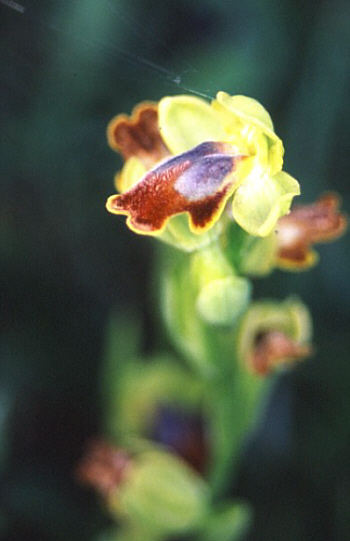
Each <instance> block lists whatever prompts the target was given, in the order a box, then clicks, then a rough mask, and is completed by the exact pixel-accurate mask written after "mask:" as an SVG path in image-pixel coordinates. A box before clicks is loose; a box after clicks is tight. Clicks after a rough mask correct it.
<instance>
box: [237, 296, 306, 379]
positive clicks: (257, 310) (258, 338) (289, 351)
mask: <svg viewBox="0 0 350 541" xmlns="http://www.w3.org/2000/svg"><path fill="white" fill-rule="evenodd" d="M311 333H312V324H311V319H310V315H309V312H308V310H307V308H306V307H305V306H304V305H303V304H302V303H301V302H300V301H298V300H297V299H295V298H291V299H287V300H286V301H285V302H283V303H278V302H276V301H262V302H257V303H254V304H253V305H251V307H250V308H249V310H248V311H247V313H246V314H245V315H244V317H243V319H242V321H241V324H240V329H239V332H238V340H237V349H238V356H239V358H240V360H241V362H243V363H244V364H245V365H246V366H247V367H248V368H250V369H251V370H253V371H254V372H256V373H260V374H267V373H269V372H270V371H271V370H272V369H274V368H276V367H281V366H286V365H288V364H291V363H294V362H296V361H298V360H301V359H303V358H305V357H307V356H308V355H310V353H311V347H310V345H309V340H310V338H311Z"/></svg>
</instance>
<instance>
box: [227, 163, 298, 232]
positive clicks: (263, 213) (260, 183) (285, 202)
mask: <svg viewBox="0 0 350 541" xmlns="http://www.w3.org/2000/svg"><path fill="white" fill-rule="evenodd" d="M299 193H300V188H299V183H298V182H297V181H296V180H295V179H294V178H292V177H291V176H290V175H288V174H287V173H284V172H283V171H281V172H280V173H278V174H277V175H275V176H274V177H270V176H268V175H267V174H265V173H262V174H260V175H259V173H258V172H255V174H254V171H253V172H252V174H251V175H250V176H249V177H248V178H247V179H246V180H245V181H244V182H243V183H242V184H241V185H240V186H239V187H238V188H237V190H236V191H235V194H234V198H233V203H232V213H233V217H234V219H235V220H236V222H237V223H238V224H239V225H240V226H241V227H242V228H243V229H244V230H245V231H247V232H248V233H249V234H250V235H254V236H258V237H266V236H267V235H269V234H270V233H271V231H273V229H274V227H275V226H276V223H277V220H278V218H279V217H280V216H283V215H284V214H287V212H288V210H289V207H290V205H291V202H292V199H293V197H294V196H295V195H299Z"/></svg>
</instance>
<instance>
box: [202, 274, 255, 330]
mask: <svg viewBox="0 0 350 541" xmlns="http://www.w3.org/2000/svg"><path fill="white" fill-rule="evenodd" d="M250 293H251V286H250V283H249V282H248V280H246V279H245V278H240V277H239V276H227V277H225V278H219V279H216V280H212V281H210V282H209V283H208V284H206V285H205V286H204V287H203V288H202V289H201V290H200V293H199V295H198V297H197V301H196V308H197V311H198V313H199V314H200V316H201V317H202V318H203V319H204V320H205V321H206V322H207V323H210V324H212V325H232V324H233V323H234V322H235V320H236V319H237V317H238V316H240V315H241V314H242V312H244V310H245V309H246V307H247V305H248V303H249V299H250Z"/></svg>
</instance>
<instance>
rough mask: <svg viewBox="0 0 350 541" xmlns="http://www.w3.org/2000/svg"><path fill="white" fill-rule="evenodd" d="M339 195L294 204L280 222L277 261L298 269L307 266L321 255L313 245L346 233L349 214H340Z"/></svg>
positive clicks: (291, 268)
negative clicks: (302, 203) (309, 203)
mask: <svg viewBox="0 0 350 541" xmlns="http://www.w3.org/2000/svg"><path fill="white" fill-rule="evenodd" d="M338 207H339V197H338V195H336V194H334V193H328V194H325V195H322V196H321V197H320V198H319V199H318V200H317V201H316V202H315V203H313V204H311V205H300V206H298V207H295V208H294V209H293V210H292V211H291V212H290V213H289V214H288V215H287V216H283V217H282V218H280V219H279V220H278V223H277V227H276V230H277V265H278V266H279V267H282V268H285V269H290V270H293V269H295V270H298V269H304V268H308V267H310V266H311V265H313V264H315V263H316V262H317V259H318V255H317V253H316V252H315V251H314V250H313V249H312V245H313V244H316V243H320V242H327V241H332V240H335V239H337V238H338V237H339V236H340V235H341V234H342V233H344V231H345V229H346V225H347V220H346V217H345V216H344V215H343V214H340V212H339V210H338Z"/></svg>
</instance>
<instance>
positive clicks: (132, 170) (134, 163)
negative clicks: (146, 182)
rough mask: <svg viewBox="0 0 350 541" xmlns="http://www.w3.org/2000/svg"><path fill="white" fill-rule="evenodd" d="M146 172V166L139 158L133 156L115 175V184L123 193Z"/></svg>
mask: <svg viewBox="0 0 350 541" xmlns="http://www.w3.org/2000/svg"><path fill="white" fill-rule="evenodd" d="M145 174H146V168H145V166H144V165H143V163H142V162H141V160H140V159H139V158H136V157H135V156H133V157H132V158H129V159H128V160H127V161H126V162H125V165H124V167H123V169H122V170H121V172H120V173H118V174H117V175H116V177H115V186H116V188H117V190H118V191H119V192H121V193H123V192H126V191H127V190H130V188H131V187H132V186H134V184H136V182H138V181H139V180H141V179H142V177H143V176H144V175H145Z"/></svg>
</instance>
